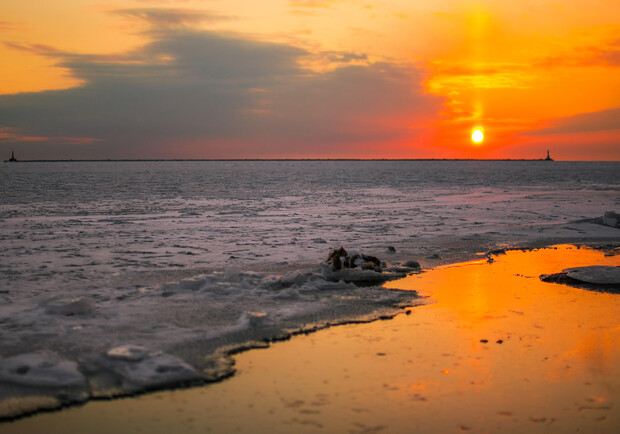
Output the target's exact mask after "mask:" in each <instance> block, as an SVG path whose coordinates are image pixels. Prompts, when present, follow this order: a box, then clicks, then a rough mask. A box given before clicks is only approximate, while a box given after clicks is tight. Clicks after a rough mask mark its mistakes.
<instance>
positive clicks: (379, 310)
mask: <svg viewBox="0 0 620 434" xmlns="http://www.w3.org/2000/svg"><path fill="white" fill-rule="evenodd" d="M619 169H620V164H619V163H613V162H612V163H570V162H554V163H545V162H480V161H478V162H476V161H470V162H462V161H461V162H458V161H452V162H451V161H444V162H411V161H374V162H364V161H349V162H330V161H298V162H277V161H275V162H274V161H272V162H267V161H258V162H141V163H138V162H134V163H129V162H125V163H112V162H110V163H26V164H11V165H9V164H6V165H0V187H1V188H0V191H1V192H2V194H1V195H0V205H1V207H0V247H1V248H0V358H1V359H3V361H4V362H6V361H7V360H12V359H11V358H12V357H20V356H23V355H28V354H33V353H34V354H47V356H46V357H58V358H60V360H64V361H66V363H79V365H78V366H79V371H80V372H82V373H83V374H84V375H85V378H86V379H87V381H88V387H87V389H88V393H90V394H91V395H92V396H99V395H110V394H116V393H125V392H134V391H139V390H143V389H149V388H151V387H159V386H161V387H167V386H169V385H170V384H173V383H175V382H179V383H182V382H185V381H189V382H191V381H193V380H195V379H196V378H210V379H212V378H218V377H220V376H222V375H229V374H230V373H231V372H232V371H233V368H232V366H231V365H230V363H228V362H227V361H226V360H225V358H224V359H223V358H222V357H220V356H221V355H222V354H223V353H222V351H224V350H226V349H231V348H235V347H239V346H241V347H243V346H247V345H249V346H251V345H260V344H261V342H264V341H268V340H269V339H274V338H284V337H286V336H288V334H289V333H290V332H291V331H299V330H302V329H312V328H314V327H317V326H319V327H320V326H324V325H326V324H331V323H339V322H345V321H355V320H367V319H370V318H377V317H379V316H382V315H391V314H394V313H395V312H398V310H399V307H400V306H403V305H412V304H416V303H418V302H419V300H418V299H416V297H415V294H412V293H410V292H402V291H388V290H385V289H381V288H379V287H377V286H368V287H366V286H365V287H360V286H356V285H354V284H352V283H345V282H344V281H341V279H345V280H347V281H349V282H350V281H355V279H358V278H361V279H362V280H368V278H369V277H368V276H366V275H364V273H357V272H356V273H355V274H356V275H355V276H348V277H347V276H329V275H326V274H325V273H321V270H320V267H319V263H320V262H321V261H322V260H324V259H325V256H326V255H327V253H328V252H329V250H330V249H332V248H337V247H339V246H341V245H343V246H345V247H346V248H347V249H349V248H350V249H354V250H358V251H362V252H365V253H368V254H371V255H375V256H378V257H379V258H381V260H383V261H385V262H387V264H386V266H387V267H386V268H387V269H392V270H400V271H401V272H403V271H404V272H410V271H412V270H411V269H409V270H407V269H405V268H404V267H403V265H405V264H407V263H408V262H409V264H412V263H414V262H413V261H417V262H419V263H420V264H421V266H422V268H429V267H433V266H435V265H438V264H442V263H446V262H450V261H455V260H459V259H465V258H467V257H471V255H474V254H475V253H484V252H486V251H488V250H493V249H501V248H507V247H515V246H517V247H521V246H523V247H525V246H528V245H544V244H550V243H556V242H567V241H568V242H570V241H584V240H586V241H591V242H602V243H608V242H618V241H620V236H619V229H617V228H614V227H609V226H603V225H599V224H595V222H594V221H593V220H592V219H593V218H596V217H601V216H603V214H604V213H605V212H606V211H614V210H617V209H618V208H620V206H619V205H620V194H618V193H619V190H620V180H619V176H620V175H619V174H620V170H619ZM366 274H368V273H366ZM353 277H355V279H354V278H353ZM374 277H376V276H374ZM358 283H359V282H358ZM362 283H368V282H362ZM128 346H129V347H128ZM119 347H120V348H134V349H135V348H144V351H146V352H147V353H148V354H153V356H152V357H155V358H157V357H160V359H150V358H147V359H148V360H149V361H148V363H147V364H146V365H141V366H142V368H140V371H141V376H139V377H131V376H129V377H128V376H127V375H125V374H124V373H125V372H127V371H126V369H125V368H121V367H119V366H120V365H123V364H125V365H126V366H132V367H133V368H131V369H134V368H136V367H137V366H138V365H139V364H140V363H144V360H143V361H141V362H136V361H133V362H132V361H129V360H125V361H123V362H122V363H121V362H119V361H118V360H116V361H111V360H112V359H110V357H109V354H111V353H110V351H112V354H113V351H114V349H115V348H119ZM130 352H131V351H130ZM156 354H159V355H160V356H156ZM41 357H42V356H41ZM161 357H163V359H161ZM158 360H159V361H158ZM162 360H163V361H162ZM173 360H174V361H175V362H174V363H173V362H172V361H173ZM160 361H162V363H163V364H162V363H160ZM177 361H178V362H177ZM59 363H60V362H59ZM63 363H64V362H63ZM136 363H138V364H136ZM162 366H163V368H162ZM166 366H168V367H169V368H170V369H168V368H166ZM160 368H161V369H160ZM127 369H129V368H127ZM158 369H160V371H161V372H160V371H158ZM176 372H178V373H181V374H180V377H178V378H177V377H174V375H173V376H172V377H171V378H172V380H170V379H169V378H168V377H166V375H169V374H171V373H176ZM1 381H9V380H6V378H5V379H4V380H1ZM11 384H12V385H11V390H13V391H14V392H12V393H13V395H12V396H18V395H19V394H20V393H22V392H19V393H18V392H15V390H17V389H19V387H22V386H23V384H22V385H21V386H20V384H17V383H15V382H13V383H11ZM28 387H31V386H28ZM16 388H17V389H16ZM20 390H21V389H20ZM30 392H31V391H30ZM30 392H28V393H26V392H24V393H25V394H22V395H19V396H28V397H29V399H31V402H35V401H36V399H38V401H36V402H39V404H40V403H45V405H43V404H40V405H39V404H37V405H39V406H40V407H46V406H47V407H49V406H52V405H60V404H59V402H60V401H59V400H58V399H57V394H56V395H54V394H48V395H45V394H43V395H36V394H35V395H36V396H37V398H36V399H34V398H33V396H35V395H32V394H31V393H30ZM41 393H43V392H41ZM45 393H48V392H45ZM76 396H78V398H79V396H80V395H79V394H78V395H76ZM42 397H47V398H49V399H48V400H47V401H46V400H45V399H43V398H42ZM76 399H77V398H76ZM79 399H82V398H79ZM50 402H55V403H56V404H51V403H50ZM37 405H34V404H33V405H31V406H30V407H27V408H33V406H34V408H36V407H37ZM12 408H13V410H11V411H13V412H14V411H18V412H19V411H21V410H14V409H15V407H12ZM24 408H26V407H24ZM23 411H28V410H27V409H26V410H23ZM7 414H8V413H7ZM11 414H13V413H11Z"/></svg>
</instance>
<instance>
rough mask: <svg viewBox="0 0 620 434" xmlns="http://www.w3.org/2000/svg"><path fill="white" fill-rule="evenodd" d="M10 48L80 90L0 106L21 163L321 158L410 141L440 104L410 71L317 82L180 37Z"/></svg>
mask: <svg viewBox="0 0 620 434" xmlns="http://www.w3.org/2000/svg"><path fill="white" fill-rule="evenodd" d="M14 48H18V49H24V50H30V51H33V52H36V53H38V54H40V55H44V56H49V57H52V58H55V59H58V62H59V63H58V65H59V66H61V67H63V68H67V69H69V70H70V71H71V73H72V75H73V76H75V77H76V78H78V79H80V80H82V81H83V82H84V84H83V85H82V86H80V87H76V88H72V89H67V90H57V91H46V92H36V93H22V94H15V95H2V96H0V132H1V131H2V130H4V131H11V134H10V135H7V134H5V135H4V136H3V135H2V134H0V142H4V143H7V142H8V141H9V140H10V141H11V143H13V144H15V143H17V144H19V143H21V144H22V145H24V149H27V150H28V151H27V153H28V154H29V155H23V154H22V158H61V157H62V158H108V157H109V158H117V157H119V158H120V157H129V158H134V157H146V158H148V157H150V156H152V155H153V153H154V152H157V156H165V157H178V156H184V157H190V156H191V157H218V158H219V157H245V156H247V155H251V156H265V157H268V156H278V155H293V154H294V155H299V156H301V155H317V153H320V154H321V155H325V156H329V155H330V154H331V155H333V154H334V152H335V151H334V149H335V148H334V144H335V143H338V144H340V145H339V146H341V147H342V146H344V147H347V146H348V148H347V149H349V150H350V151H351V150H355V149H356V147H355V144H356V143H369V142H373V141H375V142H381V141H386V140H404V139H407V138H412V132H411V131H412V130H411V129H410V128H411V126H412V125H415V124H416V123H417V124H419V123H420V122H421V119H424V118H425V117H427V116H432V115H436V114H437V112H438V111H439V110H440V105H441V103H442V102H443V100H442V99H440V98H439V97H435V96H429V95H425V94H423V92H422V89H421V87H420V83H421V81H422V78H423V77H422V76H421V71H420V70H418V69H416V68H414V67H413V66H409V67H403V66H397V65H392V64H388V63H384V64H371V65H358V66H351V65H349V66H346V67H342V68H337V69H335V70H332V71H330V72H324V73H316V72H312V71H310V70H307V69H304V68H303V67H301V66H300V61H301V60H302V59H303V58H304V57H305V56H309V55H310V53H308V52H306V51H304V50H302V49H299V48H295V47H291V46H288V45H284V44H275V43H266V42H257V41H253V40H248V39H244V38H241V37H233V36H224V35H220V34H216V33H211V32H198V31H191V30H188V29H178V28H176V29H167V30H165V31H163V30H162V31H160V33H159V34H158V36H157V37H156V38H155V39H153V40H152V42H151V43H149V44H148V45H146V46H144V47H143V48H142V49H140V50H136V51H133V52H130V53H126V54H123V55H118V56H101V55H83V54H73V53H65V52H61V51H58V50H55V49H54V48H53V47H47V46H42V45H41V46H17V45H14ZM342 56H343V58H351V59H364V56H363V55H347V54H343V55H342ZM20 137H21V139H20ZM341 151H342V149H340V150H339V151H338V154H339V155H342V152H341ZM345 151H346V150H345Z"/></svg>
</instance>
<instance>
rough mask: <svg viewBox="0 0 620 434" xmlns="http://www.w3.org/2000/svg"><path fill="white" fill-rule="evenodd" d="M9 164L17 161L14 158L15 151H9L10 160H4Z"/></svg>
mask: <svg viewBox="0 0 620 434" xmlns="http://www.w3.org/2000/svg"><path fill="white" fill-rule="evenodd" d="M6 161H7V162H9V163H14V162H16V161H17V158H15V151H14V150H12V149H11V158H9V159H8V160H6Z"/></svg>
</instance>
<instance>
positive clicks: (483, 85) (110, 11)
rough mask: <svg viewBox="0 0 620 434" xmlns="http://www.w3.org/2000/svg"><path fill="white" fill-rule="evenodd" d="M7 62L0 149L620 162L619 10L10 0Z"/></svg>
mask: <svg viewBox="0 0 620 434" xmlns="http://www.w3.org/2000/svg"><path fill="white" fill-rule="evenodd" d="M0 57H1V58H2V59H3V60H2V68H0V151H1V152H2V153H3V155H6V154H7V153H9V152H10V149H13V148H14V149H15V150H16V152H17V153H18V157H19V156H21V157H22V158H254V157H258V158H294V157H301V158H313V157H319V158H339V157H347V158H349V157H351V158H540V157H543V156H544V155H545V154H546V150H547V149H551V153H552V156H554V157H555V158H557V159H565V160H569V159H573V160H620V74H619V73H618V72H619V71H618V66H619V65H620V3H619V2H618V1H614V0H600V1H592V0H589V1H585V0H572V1H561V2H558V1H545V0H538V1H520V2H514V1H501V0H499V1H498V0H495V1H471V0H437V1H433V2H422V1H411V0H392V1H363V0H361V1H359V0H263V1H261V2H257V1H253V0H230V1H218V0H211V1H210V0H202V1H201V0H176V1H175V0H135V1H122V2H121V1H105V0H79V1H78V0H55V1H54V2H50V1H47V0H28V1H22V2H2V4H0ZM475 126H482V127H483V128H484V132H485V139H484V141H483V142H482V143H481V144H474V143H473V142H472V141H471V138H470V135H471V130H472V128H473V127H475Z"/></svg>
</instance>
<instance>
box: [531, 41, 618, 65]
mask: <svg viewBox="0 0 620 434" xmlns="http://www.w3.org/2000/svg"><path fill="white" fill-rule="evenodd" d="M536 65H537V66H541V67H545V68H558V67H584V66H604V67H610V68H614V67H618V66H620V39H615V40H612V41H609V42H607V43H602V44H601V45H600V46H596V47H592V46H590V47H578V48H576V49H574V50H573V51H572V52H570V53H566V54H564V55H561V56H549V57H546V58H544V59H542V60H540V61H538V62H537V64H536Z"/></svg>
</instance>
